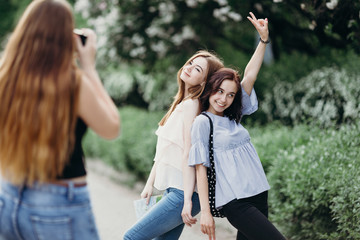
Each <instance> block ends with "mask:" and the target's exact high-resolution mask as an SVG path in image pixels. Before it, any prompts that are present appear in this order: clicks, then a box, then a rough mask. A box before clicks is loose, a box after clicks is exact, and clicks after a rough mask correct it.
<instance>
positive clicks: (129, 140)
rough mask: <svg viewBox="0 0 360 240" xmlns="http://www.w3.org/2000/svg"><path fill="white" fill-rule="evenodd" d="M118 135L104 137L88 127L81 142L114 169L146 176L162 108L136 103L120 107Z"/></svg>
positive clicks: (86, 151) (87, 149) (140, 177)
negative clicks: (153, 109) (156, 109)
mask: <svg viewBox="0 0 360 240" xmlns="http://www.w3.org/2000/svg"><path fill="white" fill-rule="evenodd" d="M120 115H121V120H122V121H121V129H122V130H121V135H120V136H119V137H118V138H117V139H116V140H113V141H105V140H102V139H101V138H100V137H98V136H97V135H96V134H95V133H93V132H92V131H88V133H87V134H86V136H85V138H84V142H83V146H84V150H85V154H86V156H87V157H93V158H101V159H103V160H104V161H105V162H107V163H108V164H110V165H111V166H113V167H114V168H115V169H117V170H120V171H129V172H131V173H133V174H134V175H135V176H136V177H137V178H138V179H140V180H143V179H145V178H146V177H147V176H148V174H149V172H150V170H151V167H152V165H153V158H154V156H155V147H156V139H157V137H156V135H155V131H156V129H157V127H158V122H159V121H160V119H161V117H162V116H163V115H164V112H148V111H146V110H143V109H139V108H135V107H123V108H121V110H120Z"/></svg>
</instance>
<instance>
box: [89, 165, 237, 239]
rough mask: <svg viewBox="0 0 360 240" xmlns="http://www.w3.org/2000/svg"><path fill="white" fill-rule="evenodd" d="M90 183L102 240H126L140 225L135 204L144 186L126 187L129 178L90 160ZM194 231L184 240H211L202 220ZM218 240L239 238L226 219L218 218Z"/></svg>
mask: <svg viewBox="0 0 360 240" xmlns="http://www.w3.org/2000/svg"><path fill="white" fill-rule="evenodd" d="M87 168H88V183H89V188H90V195H91V199H92V204H93V210H94V214H95V219H96V223H97V226H98V230H99V234H100V237H101V239H102V240H115V239H123V234H124V233H125V231H126V230H127V229H129V228H130V227H131V226H132V225H133V224H134V223H135V221H136V216H135V210H134V205H133V201H134V200H136V199H139V198H140V192H141V190H142V187H143V186H142V184H140V183H139V184H135V186H134V187H132V188H130V187H129V186H127V185H125V184H123V182H126V178H128V177H129V176H126V174H119V173H118V172H115V171H114V170H112V169H111V168H110V167H108V166H106V165H105V164H104V163H103V162H101V161H99V160H88V161H87ZM197 219H198V223H197V224H196V225H195V226H193V227H191V228H190V227H186V226H185V228H184V231H183V233H182V235H181V237H180V240H207V239H208V237H207V235H204V234H203V233H201V231H200V224H199V222H200V219H199V215H197ZM215 221H216V239H217V240H230V239H235V238H236V230H235V229H234V228H233V227H232V226H231V225H230V224H229V223H228V222H227V220H226V219H219V218H216V219H215Z"/></svg>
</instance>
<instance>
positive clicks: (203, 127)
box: [189, 115, 210, 167]
mask: <svg viewBox="0 0 360 240" xmlns="http://www.w3.org/2000/svg"><path fill="white" fill-rule="evenodd" d="M209 134H210V123H209V120H208V119H207V118H206V117H205V116H203V115H199V116H197V117H196V119H195V121H194V123H193V125H192V127H191V148H190V152H189V166H195V165H198V164H203V165H204V166H206V167H210V162H209Z"/></svg>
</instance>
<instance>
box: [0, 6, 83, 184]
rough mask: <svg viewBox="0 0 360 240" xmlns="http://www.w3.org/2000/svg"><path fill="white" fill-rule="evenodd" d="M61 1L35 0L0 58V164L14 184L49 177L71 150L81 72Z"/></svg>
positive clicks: (68, 13) (70, 20)
mask: <svg viewBox="0 0 360 240" xmlns="http://www.w3.org/2000/svg"><path fill="white" fill-rule="evenodd" d="M73 29H74V19H73V14H72V9H71V6H70V5H69V4H68V3H67V2H66V1H65V0H34V1H33V2H32V3H30V5H29V6H28V7H27V9H26V10H25V12H24V14H23V16H22V17H21V19H20V21H19V23H18V25H17V26H16V28H15V30H14V32H13V33H12V35H11V37H10V39H9V42H8V44H7V46H6V48H5V51H4V56H3V57H2V60H1V62H0V103H1V105H0V168H1V173H2V175H3V176H4V177H5V178H6V179H7V180H9V181H11V182H12V183H14V184H24V183H25V184H32V183H33V182H34V181H38V182H49V181H52V180H55V179H56V177H57V176H59V175H60V174H61V173H62V171H63V168H64V166H65V164H66V162H67V160H68V158H69V155H70V153H71V152H72V150H73V149H72V146H73V144H74V140H75V136H74V130H75V124H76V118H77V102H78V94H79V87H80V77H81V76H80V73H79V70H77V68H76V66H75V62H74V52H75V42H74V37H73V33H72V31H73Z"/></svg>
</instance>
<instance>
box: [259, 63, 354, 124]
mask: <svg viewBox="0 0 360 240" xmlns="http://www.w3.org/2000/svg"><path fill="white" fill-rule="evenodd" d="M359 85H360V76H359V75H358V74H355V73H352V72H350V71H348V70H345V69H343V70H338V69H334V68H323V69H320V70H315V71H314V72H312V73H311V74H309V75H308V76H307V77H304V78H302V79H300V80H299V81H298V82H296V83H289V82H281V83H278V84H276V86H275V87H274V88H273V89H272V90H271V91H269V92H268V93H266V95H265V100H264V102H263V103H262V109H263V111H264V112H265V113H266V115H267V117H268V120H270V121H271V120H274V119H278V120H280V121H281V122H283V123H286V124H297V123H301V122H304V121H312V122H316V123H319V124H320V125H322V126H325V127H328V126H333V125H338V124H341V123H351V122H354V121H356V120H357V119H358V118H359V117H360V104H359V103H360V88H359V87H358V86H359Z"/></svg>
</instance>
